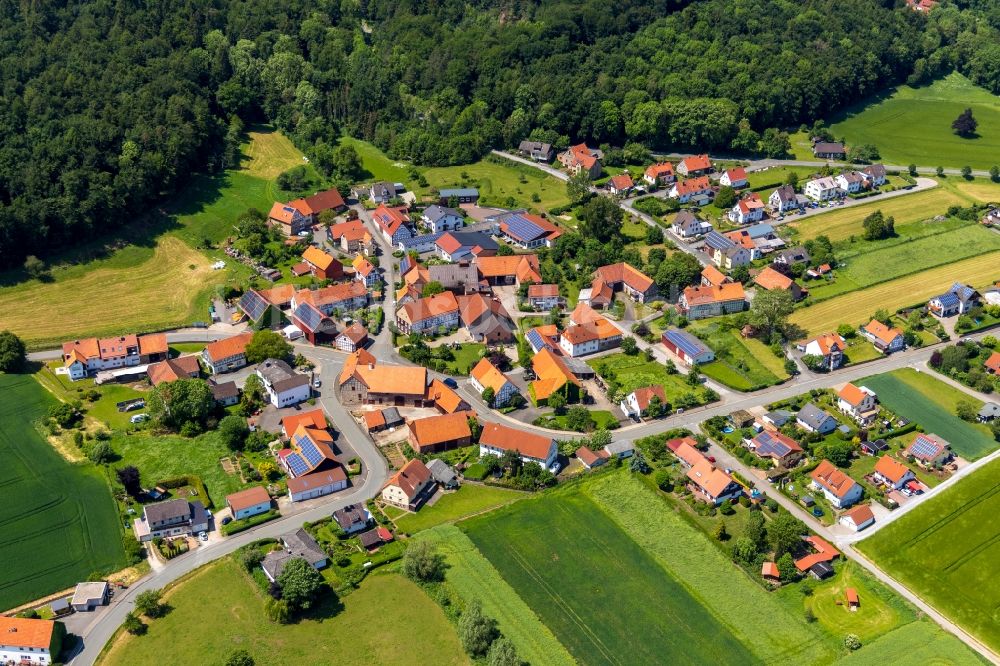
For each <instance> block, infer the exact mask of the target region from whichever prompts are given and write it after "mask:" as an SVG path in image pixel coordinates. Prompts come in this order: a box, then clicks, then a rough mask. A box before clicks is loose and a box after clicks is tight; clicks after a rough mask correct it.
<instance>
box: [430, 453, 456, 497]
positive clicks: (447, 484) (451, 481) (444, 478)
mask: <svg viewBox="0 0 1000 666" xmlns="http://www.w3.org/2000/svg"><path fill="white" fill-rule="evenodd" d="M427 469H429V470H430V471H431V478H433V479H434V483H436V484H438V485H439V486H441V487H442V488H444V489H445V490H451V489H453V488H458V486H459V483H458V475H457V474H455V470H454V469H452V467H451V465H449V464H448V463H446V462H445V461H443V460H441V459H440V458H433V459H431V460H428V461H427Z"/></svg>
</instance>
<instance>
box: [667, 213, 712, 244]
mask: <svg viewBox="0 0 1000 666" xmlns="http://www.w3.org/2000/svg"><path fill="white" fill-rule="evenodd" d="M670 230H671V231H673V232H674V233H675V234H677V235H678V236H680V237H681V238H685V239H687V238H696V237H697V236H701V235H702V234H707V233H708V232H709V231H712V225H711V224H709V223H708V222H705V221H704V220H701V219H699V218H698V216H697V215H695V214H694V213H693V212H691V211H690V210H686V209H685V210H682V211H679V212H678V213H677V215H675V216H674V221H673V222H672V223H671V224H670Z"/></svg>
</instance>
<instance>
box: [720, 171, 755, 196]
mask: <svg viewBox="0 0 1000 666" xmlns="http://www.w3.org/2000/svg"><path fill="white" fill-rule="evenodd" d="M719 184H720V185H728V186H729V187H731V188H733V189H736V190H738V189H741V188H744V187H746V186H747V185H748V184H749V181H748V180H747V170H746V169H744V168H743V167H734V168H732V169H726V170H725V171H723V172H722V175H721V176H720V177H719Z"/></svg>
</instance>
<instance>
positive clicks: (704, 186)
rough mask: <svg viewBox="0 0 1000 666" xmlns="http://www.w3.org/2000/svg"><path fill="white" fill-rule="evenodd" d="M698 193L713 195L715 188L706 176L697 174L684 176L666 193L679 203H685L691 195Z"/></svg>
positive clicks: (695, 195)
mask: <svg viewBox="0 0 1000 666" xmlns="http://www.w3.org/2000/svg"><path fill="white" fill-rule="evenodd" d="M700 195H707V196H710V197H712V196H715V189H714V188H713V187H712V181H711V180H709V178H708V176H697V177H694V178H685V179H684V180H679V181H677V182H676V183H674V185H673V187H671V188H670V192H669V193H668V194H667V196H669V197H670V198H671V199H677V200H678V201H679V202H680V203H687V202H688V201H690V200H691V199H692V198H693V197H697V196H700Z"/></svg>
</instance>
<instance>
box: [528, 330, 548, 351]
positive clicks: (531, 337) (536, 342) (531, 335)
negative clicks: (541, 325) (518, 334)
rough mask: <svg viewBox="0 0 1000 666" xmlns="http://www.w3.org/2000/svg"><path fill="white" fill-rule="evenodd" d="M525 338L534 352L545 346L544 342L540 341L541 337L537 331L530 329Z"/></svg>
mask: <svg viewBox="0 0 1000 666" xmlns="http://www.w3.org/2000/svg"><path fill="white" fill-rule="evenodd" d="M526 337H527V338H528V344H530V345H531V348H532V349H534V350H535V351H536V352H537V351H539V350H540V349H541V348H542V347H544V346H545V342H544V341H543V340H542V336H541V335H539V334H538V331H536V330H535V329H531V330H530V331H528V335H527V336H526Z"/></svg>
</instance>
